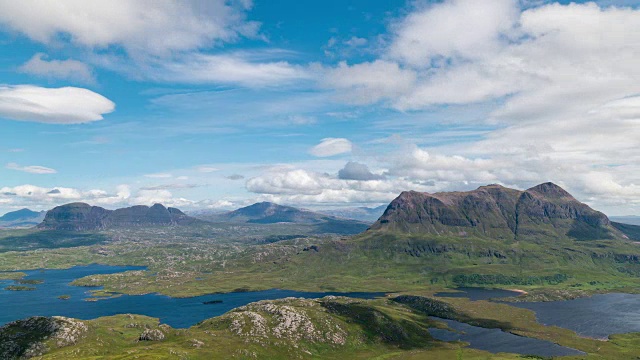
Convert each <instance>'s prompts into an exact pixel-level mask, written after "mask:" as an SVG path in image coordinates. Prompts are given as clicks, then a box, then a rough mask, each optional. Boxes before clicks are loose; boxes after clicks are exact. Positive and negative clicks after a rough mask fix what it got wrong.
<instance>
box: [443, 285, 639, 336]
mask: <svg viewBox="0 0 640 360" xmlns="http://www.w3.org/2000/svg"><path fill="white" fill-rule="evenodd" d="M456 290H458V291H457V292H440V293H437V294H435V295H436V296H441V297H466V298H469V299H471V300H473V301H476V300H489V299H497V300H499V298H503V297H509V296H518V295H519V293H517V292H513V291H509V290H501V289H483V288H458V289H456ZM508 304H509V305H511V306H516V307H519V308H524V309H529V310H532V311H534V312H535V313H536V319H537V320H538V322H539V323H541V324H544V325H555V326H559V327H562V328H565V329H570V330H573V331H575V332H576V333H577V334H579V335H581V336H586V337H592V338H597V339H606V338H608V336H609V335H612V334H623V333H629V332H640V294H621V293H611V294H598V295H593V296H591V297H587V298H580V299H574V300H562V301H547V302H523V303H508Z"/></svg>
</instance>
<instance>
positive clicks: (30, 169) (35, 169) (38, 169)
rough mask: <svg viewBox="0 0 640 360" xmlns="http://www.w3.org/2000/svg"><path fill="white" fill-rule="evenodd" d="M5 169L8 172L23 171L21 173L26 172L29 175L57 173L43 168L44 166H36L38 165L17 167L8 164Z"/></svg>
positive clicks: (16, 165) (13, 164)
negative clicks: (8, 170)
mask: <svg viewBox="0 0 640 360" xmlns="http://www.w3.org/2000/svg"><path fill="white" fill-rule="evenodd" d="M6 168H7V169H10V170H18V171H23V172H27V173H30V174H55V173H57V171H56V170H55V169H52V168H48V167H44V166H38V165H31V166H20V165H18V164H16V163H8V164H7V166H6Z"/></svg>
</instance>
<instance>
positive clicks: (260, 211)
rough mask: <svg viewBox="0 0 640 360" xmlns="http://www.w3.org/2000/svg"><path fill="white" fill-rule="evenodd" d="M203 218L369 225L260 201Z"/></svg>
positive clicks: (332, 229) (326, 229)
mask: <svg viewBox="0 0 640 360" xmlns="http://www.w3.org/2000/svg"><path fill="white" fill-rule="evenodd" d="M196 216H197V217H198V218H199V219H202V220H206V221H210V222H216V223H246V224H283V223H284V224H298V225H313V226H314V227H315V228H316V230H315V231H314V232H316V233H335V234H357V233H360V232H362V231H364V230H366V229H367V227H368V224H366V223H363V222H360V221H356V220H350V219H341V218H338V217H335V216H331V215H326V214H320V213H316V212H313V211H309V210H303V209H298V208H295V207H291V206H284V205H278V204H274V203H271V202H261V203H256V204H253V205H250V206H247V207H243V208H240V209H237V210H234V211H229V212H226V213H222V214H200V215H196Z"/></svg>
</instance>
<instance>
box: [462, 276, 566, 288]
mask: <svg viewBox="0 0 640 360" xmlns="http://www.w3.org/2000/svg"><path fill="white" fill-rule="evenodd" d="M567 279H569V277H568V276H567V275H565V274H555V275H549V276H507V275H503V274H458V275H455V276H454V277H453V279H452V280H453V282H454V283H455V284H456V285H458V286H469V285H546V284H548V285H558V284H560V283H562V282H565V281H567Z"/></svg>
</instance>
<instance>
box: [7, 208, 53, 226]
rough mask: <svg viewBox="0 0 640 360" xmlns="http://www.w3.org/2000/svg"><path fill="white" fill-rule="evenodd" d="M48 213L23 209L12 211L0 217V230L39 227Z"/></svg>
mask: <svg viewBox="0 0 640 360" xmlns="http://www.w3.org/2000/svg"><path fill="white" fill-rule="evenodd" d="M45 213H46V211H40V212H37V211H31V210H29V209H21V210H17V211H12V212H8V213H6V214H4V215H3V216H0V228H16V227H32V226H36V225H38V224H39V223H40V222H41V221H42V220H43V219H44V215H45Z"/></svg>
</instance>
